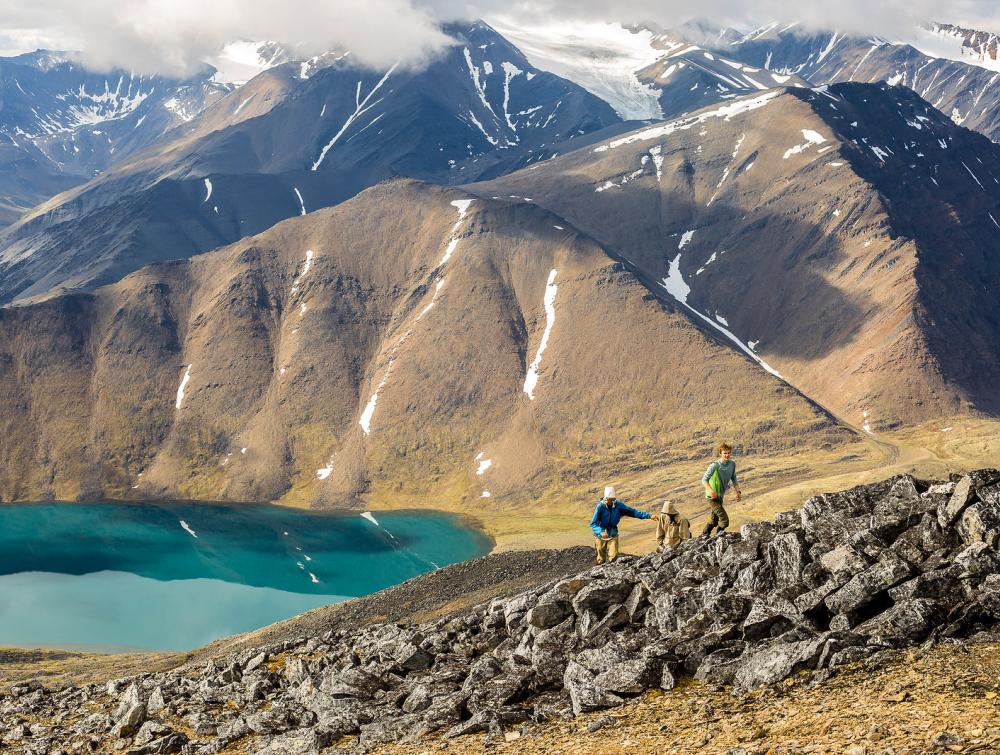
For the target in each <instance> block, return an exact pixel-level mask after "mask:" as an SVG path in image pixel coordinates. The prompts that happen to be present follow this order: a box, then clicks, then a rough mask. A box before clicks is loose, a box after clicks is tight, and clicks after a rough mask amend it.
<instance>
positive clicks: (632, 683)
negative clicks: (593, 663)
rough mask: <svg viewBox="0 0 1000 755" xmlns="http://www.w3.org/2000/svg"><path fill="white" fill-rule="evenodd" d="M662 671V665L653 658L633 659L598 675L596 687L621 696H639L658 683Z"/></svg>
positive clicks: (595, 679) (595, 681) (617, 664)
mask: <svg viewBox="0 0 1000 755" xmlns="http://www.w3.org/2000/svg"><path fill="white" fill-rule="evenodd" d="M660 670H661V669H660V664H658V663H657V662H656V660H655V659H653V658H646V657H639V658H631V659H629V660H626V661H623V662H621V663H616V664H615V665H614V666H613V667H612V668H610V669H608V670H607V671H604V672H602V673H600V674H598V675H597V676H596V677H595V678H594V685H595V686H596V687H597V689H599V690H605V691H608V692H615V693H617V694H619V695H638V694H640V693H641V692H643V691H645V690H647V689H649V688H650V687H651V686H653V684H655V683H656V681H657V680H658V679H659V677H660Z"/></svg>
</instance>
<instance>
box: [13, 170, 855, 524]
mask: <svg viewBox="0 0 1000 755" xmlns="http://www.w3.org/2000/svg"><path fill="white" fill-rule="evenodd" d="M706 365H708V367H706ZM730 393H731V394H732V396H733V398H732V400H726V399H720V398H719V397H720V396H724V395H727V394H730ZM0 396H2V400H0V407H2V410H0V427H2V429H3V431H2V432H0V498H2V499H5V500H12V499H13V500H23V499H29V500H30V499H35V500H37V499H39V498H57V499H76V498H88V499H93V498H94V497H97V496H112V497H124V496H129V495H132V496H142V497H161V496H167V497H183V498H201V499H210V500H211V499H215V500H218V499H228V500H268V499H274V498H278V497H283V500H284V501H286V502H291V503H297V504H316V505H344V504H351V505H356V503H357V500H358V499H357V496H359V495H362V496H363V497H364V500H366V501H367V502H368V503H369V505H379V504H384V503H387V502H390V501H391V502H393V504H394V505H396V506H398V505H400V504H401V503H402V502H406V501H413V502H414V503H415V504H416V505H420V506H427V505H429V504H432V503H433V504H434V505H437V506H438V507H440V506H441V505H442V504H444V503H448V504H457V503H459V502H463V509H464V510H468V511H472V512H475V511H478V510H481V509H482V508H486V507H488V506H501V507H502V506H504V505H506V504H509V503H511V502H524V501H526V500H528V499H537V498H538V497H539V496H540V497H542V498H543V499H545V500H549V499H552V500H555V499H558V500H559V502H560V505H562V504H564V497H565V495H566V490H567V486H574V487H579V488H582V489H583V490H586V491H588V492H587V493H586V494H585V495H586V496H587V499H589V498H590V491H592V490H594V489H596V488H597V487H598V486H600V485H602V484H604V483H603V479H604V478H606V477H607V476H609V475H619V474H621V473H622V470H623V469H629V470H632V471H634V472H636V473H641V471H642V470H644V469H649V468H650V467H651V465H653V464H654V460H655V463H656V464H665V463H668V462H669V461H670V460H671V459H683V460H687V459H688V458H689V455H690V454H692V453H693V454H694V456H691V457H690V458H701V456H702V455H703V454H704V448H705V447H707V446H709V445H710V444H711V443H712V442H713V441H714V439H715V437H716V436H717V435H719V434H733V437H735V436H736V435H738V436H739V437H741V438H742V439H743V441H742V442H743V444H744V446H743V447H744V448H745V449H746V450H747V452H751V453H752V452H754V451H757V452H760V451H763V450H768V451H775V450H779V449H789V448H792V447H797V448H799V449H802V450H805V449H809V448H819V447H826V448H832V447H835V446H837V445H839V444H843V443H845V442H848V441H850V440H852V439H853V437H854V436H853V433H852V432H850V431H849V430H847V429H846V428H844V427H843V426H840V425H838V424H837V423H836V422H835V421H833V420H832V419H831V418H830V417H829V416H828V415H826V414H825V413H824V412H823V411H822V410H820V409H819V408H818V407H816V406H815V405H814V404H813V403H811V402H810V401H808V400H807V399H805V398H803V397H802V396H801V395H800V394H798V393H797V392H795V391H794V390H792V389H790V388H788V386H787V385H785V384H784V383H782V382H781V381H779V380H777V379H776V378H774V377H773V376H772V375H769V374H768V373H767V372H766V371H765V370H763V369H762V368H761V367H760V366H759V365H757V364H755V363H754V362H753V361H750V360H748V359H746V358H745V357H743V356H741V355H739V354H737V353H735V352H734V351H733V350H732V349H730V348H729V347H728V346H725V345H722V344H719V343H717V342H716V341H714V340H712V339H711V338H710V337H707V336H706V335H704V334H703V333H702V332H701V331H699V330H698V328H697V327H695V326H694V325H693V324H692V322H691V319H690V317H689V315H687V314H686V313H685V312H684V311H682V310H681V309H679V308H678V307H677V305H675V304H674V303H672V302H670V301H660V300H659V299H658V298H657V297H655V296H653V295H652V294H651V293H650V291H649V290H648V289H647V288H646V287H645V286H644V285H643V284H642V282H641V281H640V280H639V279H638V278H637V277H636V276H635V275H634V274H633V273H631V272H629V271H628V270H626V269H625V268H623V266H622V265H621V264H620V263H618V262H616V261H615V260H614V259H612V258H611V257H609V256H608V254H607V253H606V251H605V250H604V249H603V248H602V247H600V246H599V245H598V244H596V243H595V242H594V241H593V240H592V239H590V238H588V237H587V236H585V235H583V234H581V233H578V232H577V231H575V230H574V229H573V228H572V227H571V226H570V225H569V224H567V223H566V222H565V221H562V220H561V219H560V218H558V217H556V216H553V215H552V214H550V213H549V212H547V211H545V210H543V209H541V208H539V207H538V206H536V205H535V204H533V203H531V202H528V201H526V200H524V199H523V198H519V199H510V198H508V199H496V200H494V199H491V198H488V197H487V198H485V199H483V198H476V197H474V196H473V195H470V194H469V193H467V192H465V191H463V190H455V189H449V190H446V189H438V188H433V187H430V186H427V185H425V184H419V183H416V182H412V181H397V182H393V183H389V184H383V185H380V186H378V187H376V188H374V189H370V190H368V191H366V192H364V193H363V194H361V195H359V196H358V197H356V198H355V199H353V200H351V201H348V202H345V203H343V204H341V205H338V206H337V207H334V208H329V209H325V210H320V211H317V212H314V213H310V214H308V215H306V216H304V217H298V218H293V219H291V220H288V221H285V222H283V223H280V224H278V225H277V226H275V227H274V228H273V229H271V230H269V231H267V232H266V233H264V234H262V235H260V236H257V237H252V238H249V239H246V240H244V241H241V242H239V243H237V244H234V245H232V246H229V247H226V248H223V249H221V250H218V251H216V252H212V253H210V254H207V255H202V256H199V257H195V258H192V259H190V260H179V261H175V262H172V263H167V264H162V265H155V266H150V267H147V268H144V269H143V270H141V271H139V272H137V273H135V274H133V275H131V276H129V277H127V278H125V279H124V280H122V281H121V282H119V283H117V284H114V285H112V286H108V287H105V288H101V289H98V290H97V291H95V292H94V293H91V294H82V293H77V294H71V295H65V296H60V297H55V298H52V299H50V300H47V301H44V302H40V303H37V304H33V305H26V306H19V307H8V308H5V309H2V310H0ZM763 404H766V405H767V406H768V407H769V412H768V418H767V420H766V421H762V419H761V417H760V415H759V412H758V410H757V407H758V406H760V405H763ZM720 408H724V410H720ZM563 513H565V511H563Z"/></svg>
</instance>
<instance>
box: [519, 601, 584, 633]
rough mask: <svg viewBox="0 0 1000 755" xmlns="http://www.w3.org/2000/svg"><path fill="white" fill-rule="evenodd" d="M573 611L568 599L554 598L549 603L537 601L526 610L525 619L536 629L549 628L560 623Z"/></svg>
mask: <svg viewBox="0 0 1000 755" xmlns="http://www.w3.org/2000/svg"><path fill="white" fill-rule="evenodd" d="M572 613H573V606H572V604H571V603H570V602H569V601H568V600H554V601H552V602H550V603H539V604H538V605H536V606H535V607H534V608H532V609H531V610H530V611H528V616H527V621H528V623H529V624H530V625H531V626H533V627H537V628H538V629H549V628H550V627H554V626H556V624H561V623H562V622H563V621H565V620H566V618H567V617H569V616H571V615H572Z"/></svg>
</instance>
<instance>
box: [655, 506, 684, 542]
mask: <svg viewBox="0 0 1000 755" xmlns="http://www.w3.org/2000/svg"><path fill="white" fill-rule="evenodd" d="M656 521H657V524H656V547H657V548H658V549H660V550H663V547H664V545H666V547H667V548H676V547H677V546H678V545H680V544H681V543H682V542H683V541H684V540H689V539H690V538H691V522H689V521H688V520H687V519H685V518H684V517H682V516H681V515H680V514H679V513H678V512H677V507H676V506H674V504H673V503H671V502H670V501H664V502H663V509H662V510H661V511H660V515H659V516H658V517H657V518H656Z"/></svg>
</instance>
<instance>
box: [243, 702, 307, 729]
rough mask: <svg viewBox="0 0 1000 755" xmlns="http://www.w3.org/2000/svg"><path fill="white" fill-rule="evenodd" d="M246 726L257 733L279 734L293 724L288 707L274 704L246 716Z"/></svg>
mask: <svg viewBox="0 0 1000 755" xmlns="http://www.w3.org/2000/svg"><path fill="white" fill-rule="evenodd" d="M245 720H246V724H247V728H248V729H250V731H252V732H255V733H257V734H280V733H281V732H284V731H288V730H289V729H290V728H292V727H293V726H294V723H295V721H294V719H293V718H292V716H291V714H290V713H289V710H288V708H286V707H285V706H281V705H276V706H273V707H271V708H268V709H267V710H263V711H260V712H258V713H251V714H250V715H248V716H247V717H246V719H245Z"/></svg>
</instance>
